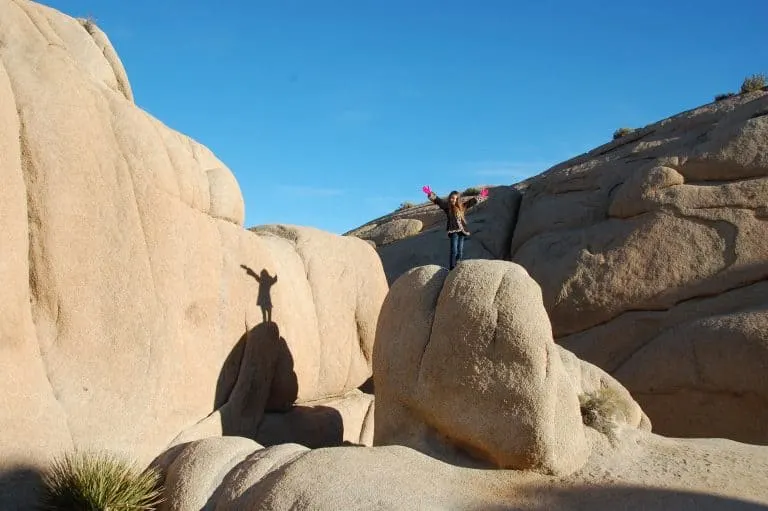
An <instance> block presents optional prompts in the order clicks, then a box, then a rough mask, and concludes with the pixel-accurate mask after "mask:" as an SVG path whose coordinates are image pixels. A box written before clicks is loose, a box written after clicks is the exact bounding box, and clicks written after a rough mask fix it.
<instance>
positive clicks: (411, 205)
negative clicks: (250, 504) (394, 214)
mask: <svg viewBox="0 0 768 511" xmlns="http://www.w3.org/2000/svg"><path fill="white" fill-rule="evenodd" d="M414 207H416V204H415V203H413V202H410V201H405V202H402V203H400V206H399V207H398V208H397V211H402V210H404V209H410V208H414Z"/></svg>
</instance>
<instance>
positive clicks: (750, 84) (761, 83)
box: [741, 74, 768, 94]
mask: <svg viewBox="0 0 768 511" xmlns="http://www.w3.org/2000/svg"><path fill="white" fill-rule="evenodd" d="M766 85H768V80H766V78H765V75H762V74H757V75H752V76H748V77H746V78H744V82H743V83H742V84H741V93H742V94H744V93H745V92H754V91H757V90H760V89H762V88H763V87H765V86H766Z"/></svg>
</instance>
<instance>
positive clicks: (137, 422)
mask: <svg viewBox="0 0 768 511" xmlns="http://www.w3.org/2000/svg"><path fill="white" fill-rule="evenodd" d="M0 154H1V155H2V157H0V176H2V179H3V186H2V187H0V232H2V233H3V245H2V247H3V257H2V260H1V261H0V281H1V282H2V283H3V284H2V287H1V288H0V297H2V303H1V304H0V431H2V432H3V434H2V435H0V496H2V497H0V508H3V509H8V508H12V507H11V504H9V503H7V502H6V501H4V500H3V499H4V498H5V496H6V495H9V493H7V492H6V486H5V484H6V482H7V481H12V480H13V481H15V479H13V478H7V477H4V476H5V474H6V473H10V471H12V470H16V469H17V468H18V467H27V468H29V469H30V470H31V469H33V468H35V467H40V466H41V465H42V464H47V462H48V461H49V459H50V457H51V456H53V455H55V454H56V453H58V452H59V451H60V450H62V449H67V448H71V447H78V448H101V447H104V448H110V449H113V450H116V451H121V452H127V453H129V454H130V455H131V457H134V458H138V460H139V461H140V462H142V461H143V462H148V461H149V460H151V459H152V458H153V457H154V456H156V454H157V453H158V452H160V451H161V450H162V449H164V448H165V447H166V446H167V445H168V444H169V443H170V442H172V441H173V440H174V438H177V440H178V441H180V440H181V439H187V440H191V439H196V438H200V437H201V436H207V435H210V434H222V433H230V434H238V435H243V436H248V437H254V436H255V435H256V434H257V430H258V427H259V424H260V421H261V417H262V414H263V413H264V412H265V411H285V410H286V409H288V408H289V407H290V405H292V404H293V403H302V402H305V401H315V400H319V399H328V398H330V397H334V396H342V395H345V394H347V393H348V392H350V391H352V390H353V389H355V388H356V387H358V386H359V385H360V384H362V383H363V382H364V381H366V379H368V378H369V376H370V375H371V351H372V346H373V340H374V335H375V328H376V320H377V316H378V309H379V307H380V305H381V302H382V301H383V299H384V295H385V294H386V291H387V283H386V279H385V278H384V274H383V271H382V267H381V263H380V262H379V259H378V257H377V256H376V253H375V251H374V250H373V249H372V248H371V247H370V246H369V245H367V244H366V243H365V242H363V241H361V240H357V239H354V238H342V237H339V236H334V235H331V234H328V233H323V232H320V231H316V230H313V229H302V228H294V227H287V226H286V227H282V228H274V229H273V232H263V233H258V234H257V233H252V232H248V231H246V230H245V229H243V227H242V225H241V224H242V221H243V200H242V196H241V194H240V190H239V187H238V185H237V182H236V181H235V179H234V177H233V176H232V174H231V172H230V171H229V170H228V169H227V168H226V166H225V165H224V164H223V163H222V162H220V161H219V160H218V159H217V158H216V157H215V156H214V155H213V154H212V153H211V152H210V151H209V150H208V149H206V148H205V147H203V146H201V145H200V144H198V143H196V142H195V141H193V140H192V139H190V138H188V137H186V136H184V135H181V134H179V133H177V132H175V131H173V130H171V129H169V128H167V127H166V126H164V125H163V124H162V123H160V122H159V121H157V120H156V119H154V118H152V117H151V116H150V115H148V114H147V113H145V112H143V111H142V110H140V109H139V108H137V107H136V105H135V104H134V103H133V100H132V95H131V92H130V85H129V84H128V81H127V79H126V75H125V71H124V70H123V68H122V65H121V64H120V61H119V59H118V58H117V56H116V55H115V53H114V50H113V49H112V47H111V45H110V44H109V41H108V40H107V38H106V36H105V35H104V34H103V33H102V32H100V31H99V30H98V29H97V28H96V27H94V26H93V25H90V24H87V23H86V24H83V23H80V22H78V21H77V20H75V19H72V18H70V17H67V16H65V15H62V14H61V13H58V12H57V11H54V10H52V9H49V8H47V7H44V6H41V5H38V4H35V3H32V2H28V1H26V0H21V1H12V0H0ZM327 286H330V287H327ZM8 484H11V483H8ZM13 484H14V485H15V483H13Z"/></svg>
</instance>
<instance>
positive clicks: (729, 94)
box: [715, 92, 736, 101]
mask: <svg viewBox="0 0 768 511" xmlns="http://www.w3.org/2000/svg"><path fill="white" fill-rule="evenodd" d="M735 95H736V94H735V93H733V92H726V93H725V94H718V95H717V96H715V101H722V100H724V99H728V98H732V97H733V96H735Z"/></svg>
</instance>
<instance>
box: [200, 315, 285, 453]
mask: <svg viewBox="0 0 768 511" xmlns="http://www.w3.org/2000/svg"><path fill="white" fill-rule="evenodd" d="M298 388H299V387H298V380H297V378H296V373H295V372H294V368H293V356H292V355H291V351H290V349H289V348H288V343H286V341H285V339H284V338H283V337H282V336H281V335H280V329H279V328H278V326H277V324H276V323H271V322H269V323H260V324H259V325H257V326H256V327H254V328H253V329H251V330H250V331H249V332H248V333H247V334H246V335H244V336H243V337H241V338H240V340H239V341H238V342H237V344H236V345H235V347H234V348H233V349H232V352H231V353H230V354H229V356H228V357H227V359H226V360H225V362H224V365H223V367H222V369H221V372H220V373H219V379H218V382H217V386H216V399H215V402H214V409H216V410H220V411H221V422H222V434H223V435H234V436H243V437H246V438H251V439H255V438H256V432H257V431H258V428H259V424H260V423H261V420H262V417H263V414H264V412H265V411H287V410H290V409H291V407H292V406H293V403H294V402H295V401H296V396H297V395H298Z"/></svg>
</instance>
